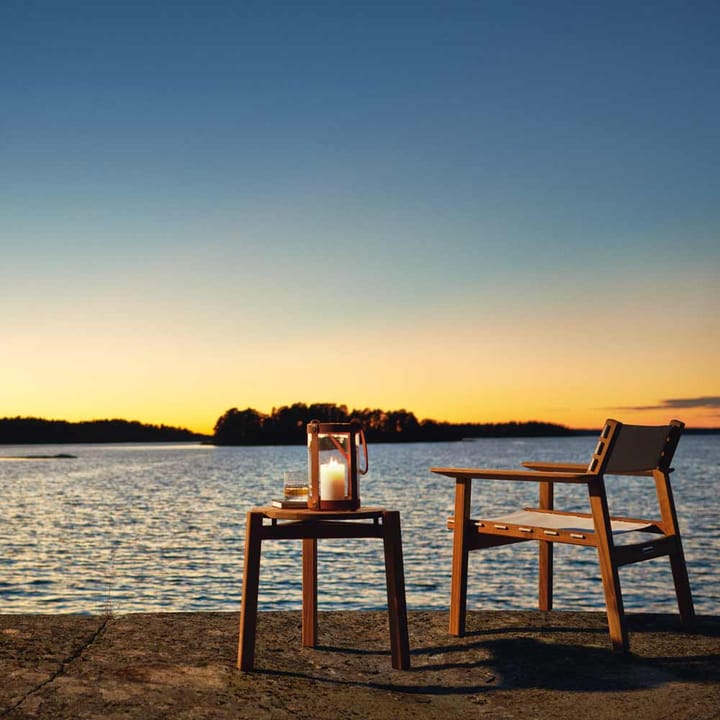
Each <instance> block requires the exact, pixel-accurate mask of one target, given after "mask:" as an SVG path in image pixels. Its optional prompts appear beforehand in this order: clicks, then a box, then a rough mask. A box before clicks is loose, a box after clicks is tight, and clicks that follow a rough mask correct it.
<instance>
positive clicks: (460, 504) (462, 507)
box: [449, 480, 472, 637]
mask: <svg viewBox="0 0 720 720" xmlns="http://www.w3.org/2000/svg"><path fill="white" fill-rule="evenodd" d="M471 489H472V485H471V481H470V480H456V482H455V527H454V529H453V558H452V574H451V577H450V629H449V632H450V634H451V635H455V636H456V637H462V636H463V635H464V634H465V616H466V613H467V581H468V560H469V557H468V556H469V552H470V551H469V550H468V537H467V533H468V519H469V518H470V496H471Z"/></svg>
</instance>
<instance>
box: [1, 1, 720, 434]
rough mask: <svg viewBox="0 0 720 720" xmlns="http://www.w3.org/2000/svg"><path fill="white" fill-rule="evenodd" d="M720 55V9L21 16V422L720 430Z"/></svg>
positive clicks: (5, 247) (166, 8)
mask: <svg viewBox="0 0 720 720" xmlns="http://www.w3.org/2000/svg"><path fill="white" fill-rule="evenodd" d="M718 37H720V5H719V4H718V3H717V2H652V3H646V2H623V3H615V2H607V3H590V2H577V1H576V2H549V3H534V2H442V3H441V2H422V1H416V2H395V1H392V0H390V1H389V2H364V3H357V2H353V3H349V2H340V1H338V2H273V1H272V0H270V1H268V0H265V1H262V2H259V1H258V2H213V1H209V2H183V1H182V0H181V1H179V2H169V1H167V0H154V1H153V0H144V1H143V2H129V1H126V2H102V1H99V0H95V1H93V2H78V1H76V0H67V1H63V2H52V1H50V0H44V1H43V0H38V1H33V0H4V2H3V3H2V4H1V5H0V248H1V250H2V264H1V265H0V310H1V311H2V316H3V323H2V324H3V333H2V336H3V337H2V351H1V352H0V370H1V372H0V415H40V416H44V417H57V418H66V419H91V418H99V417H126V418H129V419H139V420H142V421H147V422H166V423H171V424H181V425H185V426H189V427H192V428H194V429H198V430H209V429H211V427H212V425H213V423H214V422H215V420H216V419H217V417H218V416H219V415H220V414H221V413H222V412H224V411H225V410H226V409H227V408H229V407H232V406H238V407H246V406H252V407H256V408H257V409H259V410H262V411H269V410H270V409H271V408H272V407H273V406H277V405H282V404H288V403H292V402H297V401H303V402H314V401H328V402H338V403H347V404H348V405H350V406H352V407H368V406H370V407H384V408H388V409H390V408H399V407H405V408H407V409H409V410H412V411H414V412H415V413H416V414H417V415H418V416H419V417H433V418H436V419H450V420H472V421H503V420H513V419H516V420H528V419H543V420H552V421H556V422H562V423H566V424H570V425H576V426H577V425H583V426H599V425H600V423H601V422H602V420H603V419H604V418H605V417H606V416H608V415H610V416H618V417H620V418H621V419H644V420H648V421H654V420H655V419H657V420H658V421H665V420H667V419H668V417H669V416H670V415H677V416H679V417H681V419H686V420H689V421H690V422H691V423H695V424H702V425H720V372H719V371H718V357H719V353H720V320H719V317H720V292H719V291H718V277H719V275H720V272H719V271H720V233H719V231H720V197H719V196H720V192H719V190H720V187H719V185H720V183H719V181H718V177H719V174H718V167H719V165H720V140H719V138H720V134H719V132H718V127H719V126H720V93H719V91H718V89H719V88H720V49H719V47H720V43H718V41H717V39H718ZM675 407H680V408H682V410H677V411H674V412H670V411H669V410H668V408H671V409H672V408H675Z"/></svg>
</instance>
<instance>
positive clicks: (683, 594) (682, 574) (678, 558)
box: [670, 538, 695, 625]
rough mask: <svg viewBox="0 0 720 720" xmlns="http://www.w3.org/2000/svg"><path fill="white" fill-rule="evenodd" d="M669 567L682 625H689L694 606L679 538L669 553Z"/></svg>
mask: <svg viewBox="0 0 720 720" xmlns="http://www.w3.org/2000/svg"><path fill="white" fill-rule="evenodd" d="M670 568H671V569H672V574H673V582H674V583H675V596H676V597H677V603H678V610H679V612H680V620H681V622H682V624H683V625H691V624H692V622H693V620H695V606H694V605H693V599H692V592H691V590H690V578H688V572H687V565H686V564H685V554H684V553H683V549H682V543H681V542H680V538H678V540H677V547H676V548H675V549H674V550H673V551H672V552H671V553H670Z"/></svg>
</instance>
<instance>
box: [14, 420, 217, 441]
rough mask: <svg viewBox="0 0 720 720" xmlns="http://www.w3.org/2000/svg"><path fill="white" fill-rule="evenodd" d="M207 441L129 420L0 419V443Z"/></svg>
mask: <svg viewBox="0 0 720 720" xmlns="http://www.w3.org/2000/svg"><path fill="white" fill-rule="evenodd" d="M200 439H207V436H206V435H198V434H197V433H194V432H192V431H190V430H186V429H185V428H177V427H171V426H169V425H148V424H143V423H140V422H137V421H131V420H88V421H84V422H68V421H67V420H44V419H42V418H33V417H13V418H7V417H6V418H0V443H2V444H5V445H21V444H30V443H111V442H187V441H192V440H200Z"/></svg>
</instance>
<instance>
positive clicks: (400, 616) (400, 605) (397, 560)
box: [382, 511, 410, 670]
mask: <svg viewBox="0 0 720 720" xmlns="http://www.w3.org/2000/svg"><path fill="white" fill-rule="evenodd" d="M382 524H383V547H384V550H385V578H386V582H387V596H388V616H389V620H390V650H391V654H392V666H393V668H395V669H396V670H409V669H410V643H409V640H408V622H407V605H406V602H405V570H404V567H403V553H402V533H401V531H400V513H399V512H397V511H387V512H384V513H383V520H382Z"/></svg>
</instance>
